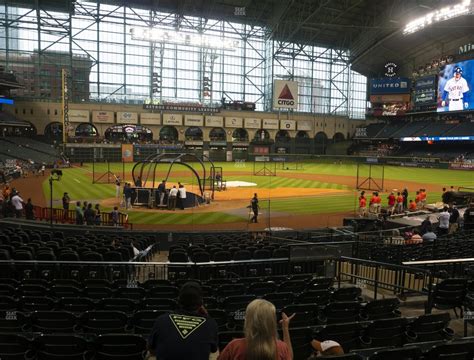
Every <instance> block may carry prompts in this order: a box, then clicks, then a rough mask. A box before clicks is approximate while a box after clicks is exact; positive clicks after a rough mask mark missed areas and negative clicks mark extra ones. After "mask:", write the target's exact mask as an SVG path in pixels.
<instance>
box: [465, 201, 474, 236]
mask: <svg viewBox="0 0 474 360" xmlns="http://www.w3.org/2000/svg"><path fill="white" fill-rule="evenodd" d="M464 229H465V230H474V202H471V204H470V205H469V207H468V208H467V209H466V211H464Z"/></svg>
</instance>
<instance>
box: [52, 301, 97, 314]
mask: <svg viewBox="0 0 474 360" xmlns="http://www.w3.org/2000/svg"><path fill="white" fill-rule="evenodd" d="M57 307H58V308H59V309H61V310H65V311H71V312H74V313H81V312H85V311H91V310H94V309H95V308H96V303H95V302H94V301H93V300H92V299H90V298H86V297H63V298H61V299H59V301H58V304H57Z"/></svg>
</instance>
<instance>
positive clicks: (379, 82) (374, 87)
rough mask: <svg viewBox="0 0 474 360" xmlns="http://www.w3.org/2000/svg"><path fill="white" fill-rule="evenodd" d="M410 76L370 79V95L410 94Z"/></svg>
mask: <svg viewBox="0 0 474 360" xmlns="http://www.w3.org/2000/svg"><path fill="white" fill-rule="evenodd" d="M409 93H410V79H409V78H405V77H404V78H378V79H370V95H384V94H409Z"/></svg>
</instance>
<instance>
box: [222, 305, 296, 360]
mask: <svg viewBox="0 0 474 360" xmlns="http://www.w3.org/2000/svg"><path fill="white" fill-rule="evenodd" d="M294 316H295V314H293V315H291V316H289V317H288V316H287V315H286V314H285V313H282V319H281V320H280V324H281V327H282V330H283V341H281V340H278V332H277V321H276V309H275V306H274V305H273V304H272V303H271V302H269V301H266V300H263V299H256V300H253V301H252V302H251V303H250V304H248V306H247V309H246V310H245V323H244V334H245V338H243V339H234V340H232V341H231V342H230V343H229V344H227V346H226V347H225V348H224V350H223V351H222V353H221V354H220V355H219V357H218V360H292V359H293V349H292V347H291V340H290V331H289V325H290V320H291V319H292V318H293V317H294Z"/></svg>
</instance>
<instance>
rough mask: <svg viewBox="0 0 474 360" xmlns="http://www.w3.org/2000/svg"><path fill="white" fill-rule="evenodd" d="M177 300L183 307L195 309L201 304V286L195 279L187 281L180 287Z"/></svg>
mask: <svg viewBox="0 0 474 360" xmlns="http://www.w3.org/2000/svg"><path fill="white" fill-rule="evenodd" d="M178 301H179V304H180V305H181V306H182V307H183V308H184V309H193V310H194V309H197V308H198V307H200V306H201V305H202V290H201V286H200V285H199V284H198V283H197V282H195V281H188V282H187V283H185V284H184V285H183V286H182V287H181V290H180V291H179V298H178Z"/></svg>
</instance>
